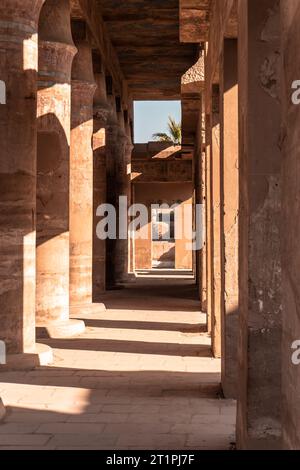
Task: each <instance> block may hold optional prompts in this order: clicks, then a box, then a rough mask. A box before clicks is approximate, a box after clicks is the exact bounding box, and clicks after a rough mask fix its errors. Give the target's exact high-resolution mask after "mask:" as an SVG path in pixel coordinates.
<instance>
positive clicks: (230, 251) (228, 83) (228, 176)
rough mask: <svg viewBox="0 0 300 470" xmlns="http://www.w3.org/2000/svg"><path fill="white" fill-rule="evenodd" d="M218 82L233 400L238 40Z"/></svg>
mask: <svg viewBox="0 0 300 470" xmlns="http://www.w3.org/2000/svg"><path fill="white" fill-rule="evenodd" d="M220 80H221V199H222V202H223V205H222V207H221V223H222V226H221V232H222V234H223V237H224V244H223V246H222V248H223V256H222V257H223V259H224V264H225V266H224V271H223V274H222V275H223V286H222V291H223V292H222V294H223V299H224V305H223V316H222V387H223V392H224V394H225V396H226V397H227V398H236V392H237V343H238V302H239V296H238V294H239V292H238V255H239V253H238V247H239V224H238V220H239V155H238V142H239V139H238V75H237V40H236V39H225V41H224V51H223V57H222V63H221V70H220Z"/></svg>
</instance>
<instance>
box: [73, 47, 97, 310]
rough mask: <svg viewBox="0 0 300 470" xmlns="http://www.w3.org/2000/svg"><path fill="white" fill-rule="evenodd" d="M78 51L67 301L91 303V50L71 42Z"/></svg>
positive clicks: (92, 78) (74, 101)
mask: <svg viewBox="0 0 300 470" xmlns="http://www.w3.org/2000/svg"><path fill="white" fill-rule="evenodd" d="M75 43H76V47H77V49H78V54H77V55H76V56H75V59H74V62H73V70H72V119H71V128H72V130H71V165H70V302H71V306H72V308H73V307H76V306H77V307H80V308H82V307H84V306H86V307H87V308H88V307H89V306H91V305H92V285H93V282H92V265H93V147H92V138H93V97H94V93H95V90H96V84H95V81H94V73H93V64H92V51H91V46H90V45H89V43H88V42H87V41H86V40H80V41H75Z"/></svg>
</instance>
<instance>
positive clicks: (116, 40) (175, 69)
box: [97, 0, 196, 99]
mask: <svg viewBox="0 0 300 470" xmlns="http://www.w3.org/2000/svg"><path fill="white" fill-rule="evenodd" d="M97 4H98V6H99V9H100V10H101V12H102V15H103V19H104V20H105V25H106V28H107V31H108V33H109V35H110V37H111V39H112V43H113V45H114V47H115V49H116V51H117V53H118V57H119V61H120V65H121V68H122V70H123V73H124V76H125V79H126V80H127V82H128V87H129V91H130V92H131V94H132V96H133V98H134V99H162V98H167V99H177V98H179V97H180V78H181V75H183V74H184V73H185V72H186V70H188V69H189V68H190V67H191V65H193V62H194V58H195V52H196V48H195V45H193V44H183V45H179V44H178V43H179V2H178V1H177V0H164V2H153V1H152V0H146V1H145V0H134V1H131V2H128V1H126V0H121V1H120V0H113V1H112V0H97ZM175 43H177V44H178V47H176V48H174V44H175Z"/></svg>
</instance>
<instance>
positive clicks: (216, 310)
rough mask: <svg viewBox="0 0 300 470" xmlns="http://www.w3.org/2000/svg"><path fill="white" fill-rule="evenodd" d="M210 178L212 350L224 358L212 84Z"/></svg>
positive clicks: (216, 106)
mask: <svg viewBox="0 0 300 470" xmlns="http://www.w3.org/2000/svg"><path fill="white" fill-rule="evenodd" d="M211 119H212V122H211V133H212V134H211V176H212V180H211V181H212V195H211V196H212V227H213V231H212V253H213V266H212V272H213V278H212V279H213V283H212V291H213V293H212V295H213V309H212V317H211V322H212V323H211V325H212V328H211V336H212V348H213V353H214V356H215V357H221V318H222V311H223V308H224V292H223V289H222V270H223V267H224V266H223V253H222V242H223V238H222V233H221V204H222V195H221V147H220V88H219V85H213V90H212V116H211Z"/></svg>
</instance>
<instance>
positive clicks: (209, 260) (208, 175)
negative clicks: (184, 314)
mask: <svg viewBox="0 0 300 470" xmlns="http://www.w3.org/2000/svg"><path fill="white" fill-rule="evenodd" d="M205 154H206V155H205V157H206V165H205V181H206V184H205V199H206V207H205V214H206V280H207V284H206V296H207V329H208V332H209V333H211V330H212V314H213V306H214V303H213V251H212V235H213V223H212V152H211V122H210V116H209V115H206V118H205Z"/></svg>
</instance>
